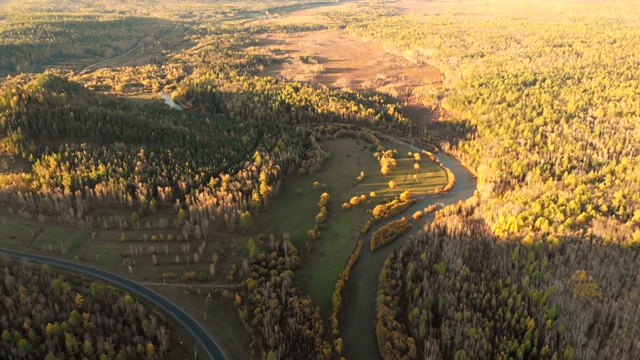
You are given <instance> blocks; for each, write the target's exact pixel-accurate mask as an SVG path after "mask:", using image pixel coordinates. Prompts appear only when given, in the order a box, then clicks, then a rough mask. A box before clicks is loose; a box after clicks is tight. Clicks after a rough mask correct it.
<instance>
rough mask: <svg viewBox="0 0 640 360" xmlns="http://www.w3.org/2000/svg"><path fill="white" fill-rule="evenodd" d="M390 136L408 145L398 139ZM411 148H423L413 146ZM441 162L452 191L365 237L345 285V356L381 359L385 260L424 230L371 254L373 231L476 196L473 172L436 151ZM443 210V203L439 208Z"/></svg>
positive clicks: (426, 200) (421, 203) (417, 228)
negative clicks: (379, 300)
mask: <svg viewBox="0 0 640 360" xmlns="http://www.w3.org/2000/svg"><path fill="white" fill-rule="evenodd" d="M387 138H388V139H390V140H392V141H394V142H397V143H402V144H403V145H407V146H409V144H405V143H403V142H401V141H400V140H398V139H395V138H391V137H387ZM411 148H412V149H411V150H412V151H420V150H422V149H419V148H417V147H415V146H413V145H411ZM437 155H438V158H439V159H440V162H441V163H442V165H444V166H445V167H447V168H449V169H450V170H451V171H452V172H453V173H454V174H455V176H456V184H455V186H454V187H453V189H451V191H449V192H447V193H443V194H434V195H428V196H426V197H425V198H424V199H423V200H422V201H419V202H417V203H416V204H414V205H413V206H411V207H410V208H409V209H407V210H405V211H404V212H402V213H401V214H400V215H397V216H395V217H393V218H390V219H386V220H384V221H382V222H380V223H376V224H374V226H372V228H371V230H370V232H369V233H368V234H367V237H366V238H365V244H364V249H363V251H362V254H361V256H360V260H359V261H358V263H357V264H356V265H355V266H354V267H353V269H352V271H351V276H350V277H349V280H348V281H347V284H346V286H345V291H344V295H343V306H342V311H341V312H340V316H339V322H340V335H341V337H342V339H343V341H344V346H345V352H344V356H345V357H346V358H347V359H379V358H380V355H379V353H378V344H377V341H376V335H375V328H376V326H375V319H376V292H377V290H378V276H379V274H380V270H381V269H382V266H383V265H384V262H385V260H386V259H387V257H389V255H390V254H391V253H392V252H393V251H394V250H396V249H400V248H401V247H402V246H403V245H405V244H406V243H407V242H408V241H409V240H410V239H411V238H412V237H413V236H415V234H416V233H417V232H418V231H420V230H421V226H414V227H413V228H412V229H411V230H410V231H409V232H407V233H406V234H404V235H403V236H401V237H400V238H398V239H397V240H396V241H394V242H393V243H391V244H389V245H387V246H385V247H383V248H381V249H378V250H377V251H376V252H374V253H372V252H371V250H370V249H369V243H370V241H371V234H372V233H373V231H375V230H377V229H378V228H379V227H380V226H382V225H384V224H386V223H388V222H390V221H393V220H397V219H400V218H401V217H403V216H408V217H410V216H411V215H412V214H413V213H414V212H416V211H418V210H422V209H424V208H425V207H427V206H429V205H431V204H440V203H442V204H445V205H449V204H455V203H457V202H458V201H460V200H465V199H468V198H470V197H471V196H473V193H474V191H475V190H476V185H477V181H476V179H475V178H474V177H473V175H472V174H471V173H470V172H469V170H467V169H466V168H465V167H464V166H462V164H460V162H459V161H457V160H456V159H454V158H452V157H450V156H448V155H446V154H445V153H443V152H440V153H438V154H437ZM438 209H440V206H439V207H438ZM434 214H435V212H433V213H431V214H429V215H428V216H425V217H424V218H423V220H420V222H419V223H421V224H424V221H425V219H426V220H427V221H433V219H434V216H435V215H434Z"/></svg>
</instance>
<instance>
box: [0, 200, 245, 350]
mask: <svg viewBox="0 0 640 360" xmlns="http://www.w3.org/2000/svg"><path fill="white" fill-rule="evenodd" d="M116 214H117V215H119V216H126V215H127V214H128V216H130V215H131V213H130V212H126V211H119V210H105V209H100V210H99V211H96V212H95V213H94V216H105V215H116ZM171 216H173V215H171ZM162 217H165V218H168V217H169V215H167V214H166V213H162V212H159V213H156V214H151V215H148V216H144V217H141V219H140V220H141V221H145V222H146V221H155V220H158V219H159V218H162ZM128 219H130V218H128ZM124 233H125V234H126V237H127V239H128V241H125V242H121V241H118V240H119V239H120V236H121V234H122V231H121V230H119V229H110V230H95V229H94V230H84V229H74V228H70V227H66V226H63V225H61V224H59V223H58V222H57V221H55V220H53V219H50V218H47V219H45V221H44V222H41V221H39V220H38V219H35V218H31V219H28V218H24V217H19V216H17V215H16V211H11V210H10V208H8V207H2V208H0V246H2V247H6V248H12V249H16V250H21V251H24V250H25V249H26V250H28V251H29V252H35V253H40V254H42V255H45V256H50V257H55V258H61V259H65V260H68V261H81V262H85V263H86V264H87V265H90V266H94V267H97V268H102V269H105V270H109V271H112V272H114V273H117V274H119V275H122V276H124V277H127V278H129V279H132V280H134V281H138V282H146V283H156V284H158V285H149V284H146V285H147V286H150V287H151V288H152V289H154V290H156V291H157V292H159V293H161V294H163V295H165V296H166V297H167V298H168V299H169V300H171V301H172V302H174V303H175V304H176V305H177V306H179V307H180V308H182V309H184V310H185V311H187V312H188V313H189V314H190V315H192V316H193V317H194V319H196V320H197V321H198V322H199V323H200V324H201V325H202V326H203V327H204V328H205V329H206V330H207V331H208V332H209V333H210V334H213V336H214V339H215V340H216V341H217V342H218V343H219V344H220V345H221V346H222V347H223V348H224V351H225V353H226V354H227V355H228V356H229V357H230V358H231V359H236V358H237V359H251V358H254V357H253V356H251V354H250V353H249V350H248V343H246V341H247V340H246V339H247V335H246V333H245V331H244V328H243V327H242V325H241V324H240V322H239V319H238V317H237V315H236V314H235V310H234V306H233V304H232V303H231V301H230V300H226V299H224V298H223V297H222V295H221V293H222V291H223V288H207V287H206V286H212V285H214V284H216V285H217V286H224V284H226V282H225V280H224V277H225V276H224V275H225V273H226V271H227V269H228V268H229V265H230V263H231V262H232V261H237V260H238V259H239V257H238V253H237V252H236V251H232V250H231V249H230V244H231V243H233V242H232V240H233V239H232V238H231V237H229V236H228V235H226V234H216V233H213V234H211V235H210V236H209V240H208V245H207V248H206V250H205V253H204V256H203V259H204V260H203V262H202V263H199V264H194V263H193V262H192V263H191V264H190V265H187V264H186V263H182V264H180V265H173V264H169V262H170V261H173V260H172V259H173V257H175V254H179V255H181V256H182V257H183V258H184V257H185V256H186V255H184V254H182V251H181V245H182V243H180V242H177V241H174V242H168V241H166V240H165V241H158V242H152V241H147V242H143V241H141V239H142V235H143V234H145V233H146V234H148V235H149V237H150V236H151V235H153V234H160V233H164V234H165V235H166V234H169V233H172V234H174V235H177V234H179V233H180V231H179V230H178V229H175V228H173V227H172V228H170V229H168V230H164V231H159V230H144V231H133V230H125V231H124ZM61 244H62V245H61ZM190 244H191V245H190V246H191V252H192V253H193V252H194V251H195V249H196V248H197V246H198V243H197V242H195V241H191V242H190ZM132 245H133V246H138V245H140V246H142V247H144V248H146V247H147V246H160V247H164V245H167V246H168V247H169V249H170V252H171V254H170V255H168V257H169V258H170V259H171V260H167V261H165V259H168V258H167V257H165V256H164V255H162V256H159V257H158V258H159V260H160V265H157V266H154V265H153V264H152V261H151V257H150V256H148V255H144V256H136V257H135V263H136V270H135V271H134V273H133V274H129V271H128V269H127V267H126V266H125V265H123V260H125V259H127V258H125V257H123V255H122V254H123V253H124V252H125V251H126V250H127V249H128V248H129V246H132ZM49 249H50V250H49ZM61 249H64V253H63V251H62V250H61ZM214 252H217V253H218V254H219V262H218V265H217V269H218V270H217V272H216V275H215V277H214V279H213V281H211V282H208V283H195V282H194V283H184V284H183V285H184V286H165V285H163V284H162V283H163V278H162V273H163V272H175V273H176V274H177V275H178V276H180V275H181V274H183V273H184V272H186V271H196V272H200V271H204V272H207V273H208V268H209V262H208V261H209V259H210V258H211V255H212V254H213V253H214ZM96 254H97V255H98V259H99V261H98V262H96V258H95V256H96ZM76 257H77V258H76ZM179 283H180V281H176V280H173V281H169V280H168V281H167V284H170V285H171V284H179ZM186 286H191V287H192V288H193V289H194V291H193V292H194V294H193V295H188V296H186V295H185V290H184V289H185V287H186ZM198 287H201V289H202V290H203V291H202V292H201V293H200V294H197V292H196V291H195V289H197V288H198ZM209 291H211V292H212V301H210V302H207V303H205V301H204V300H205V298H206V296H207V294H208V292H209ZM232 294H233V292H232ZM205 311H206V312H207V321H204V312H205ZM171 330H173V331H174V335H172V340H173V339H174V338H175V339H176V341H175V345H177V346H179V347H178V348H177V349H174V353H179V354H181V355H184V354H190V355H189V356H193V354H194V347H195V343H194V341H195V340H194V339H191V337H190V336H188V335H185V333H186V332H184V331H180V330H177V329H171ZM180 342H182V344H180ZM202 355H203V352H202V351H200V350H198V358H202Z"/></svg>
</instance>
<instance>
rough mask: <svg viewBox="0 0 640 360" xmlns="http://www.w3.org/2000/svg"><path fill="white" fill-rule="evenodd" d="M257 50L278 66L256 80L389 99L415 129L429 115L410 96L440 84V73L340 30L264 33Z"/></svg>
mask: <svg viewBox="0 0 640 360" xmlns="http://www.w3.org/2000/svg"><path fill="white" fill-rule="evenodd" d="M317 11H318V9H310V10H302V11H300V12H296V13H292V14H291V16H292V17H293V19H295V21H298V20H300V19H311V18H313V17H314V16H316V15H315V14H317ZM288 19H290V18H289V16H287V17H282V18H279V19H269V20H268V22H274V21H276V20H277V21H278V23H289V20H288ZM261 46H262V47H265V48H267V49H269V50H270V51H272V52H273V53H274V54H276V55H278V56H280V57H281V58H282V59H283V62H282V63H281V64H275V65H271V66H268V67H265V68H264V69H263V71H261V73H260V75H270V76H275V77H281V78H284V79H287V80H295V81H302V82H310V83H317V84H323V85H326V86H328V87H332V88H345V87H346V88H352V89H370V90H375V91H379V92H383V93H386V94H389V95H391V96H392V97H394V98H396V99H397V100H398V101H400V102H401V103H404V104H405V105H407V108H406V110H407V111H406V113H405V115H406V116H408V117H410V118H411V120H412V121H414V123H415V124H416V127H417V128H419V129H420V128H422V127H423V125H424V123H425V121H427V120H430V119H431V118H432V117H433V116H434V115H432V114H431V112H430V111H428V110H427V109H425V108H424V106H423V105H422V104H421V103H419V101H418V96H415V95H418V94H419V93H420V92H421V91H422V88H423V87H424V86H426V85H436V86H437V85H441V84H442V81H443V80H444V76H443V75H442V73H441V72H440V71H439V70H438V69H437V68H435V67H432V66H428V65H415V64H412V63H410V62H409V61H408V60H407V59H405V58H404V57H402V56H400V55H398V54H394V53H392V52H389V51H387V50H386V49H385V48H384V47H383V46H382V45H381V44H379V43H377V42H375V41H371V40H367V39H361V38H356V37H354V36H351V35H349V34H347V33H345V32H343V31H340V30H322V31H310V32H301V33H293V34H268V35H265V36H263V37H262V38H261Z"/></svg>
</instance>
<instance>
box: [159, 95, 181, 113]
mask: <svg viewBox="0 0 640 360" xmlns="http://www.w3.org/2000/svg"><path fill="white" fill-rule="evenodd" d="M159 95H160V97H161V98H162V100H164V102H165V104H167V105H169V107H170V108H172V109H175V110H182V106H180V105H178V104H176V103H175V102H174V101H173V98H172V97H171V93H170V92H164V91H161V92H160V93H159Z"/></svg>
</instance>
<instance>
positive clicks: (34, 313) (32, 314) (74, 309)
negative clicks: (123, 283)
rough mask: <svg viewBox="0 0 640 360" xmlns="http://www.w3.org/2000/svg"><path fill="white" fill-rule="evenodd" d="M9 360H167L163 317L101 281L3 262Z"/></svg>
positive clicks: (2, 320)
mask: <svg viewBox="0 0 640 360" xmlns="http://www.w3.org/2000/svg"><path fill="white" fill-rule="evenodd" d="M0 263H1V265H0V266H2V283H1V284H0V296H2V302H1V304H0V307H2V316H0V325H1V328H2V335H0V336H1V339H0V353H1V354H2V357H3V358H4V359H47V360H49V359H62V358H68V359H79V358H93V359H98V358H99V359H101V360H102V359H164V358H167V356H168V353H169V350H170V349H169V345H170V340H169V336H170V332H169V327H168V324H167V323H166V322H165V321H164V319H163V316H162V315H159V314H156V313H154V312H152V311H150V310H149V309H148V308H147V307H145V306H144V305H143V304H141V303H140V302H138V301H137V300H136V299H135V298H134V297H133V296H131V295H129V294H126V293H123V292H122V291H120V290H118V289H116V288H114V287H112V286H109V285H106V284H103V283H101V282H99V281H90V280H88V279H80V278H76V277H72V276H66V275H65V274H62V273H58V272H57V271H55V270H53V269H50V268H49V267H48V266H47V265H42V266H40V265H36V264H31V263H28V262H24V261H20V262H19V261H13V260H8V259H6V258H2V259H0Z"/></svg>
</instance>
